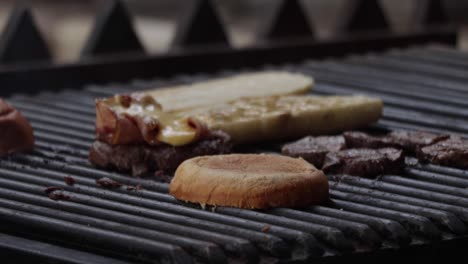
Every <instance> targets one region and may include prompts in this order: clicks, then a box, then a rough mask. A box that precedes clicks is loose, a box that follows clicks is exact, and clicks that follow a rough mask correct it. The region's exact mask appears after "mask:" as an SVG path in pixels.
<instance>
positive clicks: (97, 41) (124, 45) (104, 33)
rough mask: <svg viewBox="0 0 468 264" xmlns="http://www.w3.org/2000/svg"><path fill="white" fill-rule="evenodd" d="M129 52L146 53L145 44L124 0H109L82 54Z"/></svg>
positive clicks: (84, 55)
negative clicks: (140, 38) (138, 34)
mask: <svg viewBox="0 0 468 264" xmlns="http://www.w3.org/2000/svg"><path fill="white" fill-rule="evenodd" d="M128 52H141V53H144V48H143V45H142V44H141V42H140V40H139V39H138V36H137V34H136V32H135V30H134V28H133V24H132V18H131V16H130V14H129V12H128V10H127V8H126V7H125V5H124V4H123V2H122V1H120V0H110V1H107V3H106V4H105V6H104V8H103V9H102V11H101V12H99V13H98V15H97V17H96V21H95V23H94V27H93V29H92V31H91V33H90V35H89V37H88V40H87V41H86V44H85V46H84V47H83V50H82V51H81V56H82V57H89V56H92V55H105V54H116V53H128Z"/></svg>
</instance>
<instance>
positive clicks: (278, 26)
mask: <svg viewBox="0 0 468 264" xmlns="http://www.w3.org/2000/svg"><path fill="white" fill-rule="evenodd" d="M313 35H314V32H313V30H312V29H311V27H310V25H309V22H308V20H307V16H306V13H305V12H304V9H303V8H302V6H301V4H300V3H299V1H298V0H283V3H282V4H281V6H280V9H279V11H278V13H277V15H276V17H275V18H274V20H273V22H272V23H271V27H270V29H269V30H268V32H267V33H266V36H265V37H266V38H267V39H282V38H290V37H311V38H312V37H313Z"/></svg>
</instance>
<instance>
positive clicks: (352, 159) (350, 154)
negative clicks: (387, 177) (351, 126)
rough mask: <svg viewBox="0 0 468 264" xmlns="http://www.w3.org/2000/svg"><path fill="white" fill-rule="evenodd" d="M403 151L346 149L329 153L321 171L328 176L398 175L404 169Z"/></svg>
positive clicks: (392, 149) (391, 149) (393, 149)
mask: <svg viewBox="0 0 468 264" xmlns="http://www.w3.org/2000/svg"><path fill="white" fill-rule="evenodd" d="M404 163H405V157H404V155H403V151H402V150H399V149H395V148H382V149H346V150H341V151H338V152H334V153H333V152H330V153H328V154H327V156H326V158H325V163H324V165H323V167H322V170H323V171H324V172H325V173H330V174H349V175H356V176H361V177H368V178H371V177H375V176H377V175H381V174H388V173H398V172H400V171H401V169H402V168H403V167H404Z"/></svg>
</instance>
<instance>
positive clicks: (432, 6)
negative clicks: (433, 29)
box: [424, 0, 449, 25]
mask: <svg viewBox="0 0 468 264" xmlns="http://www.w3.org/2000/svg"><path fill="white" fill-rule="evenodd" d="M448 21H449V18H448V15H447V12H446V10H445V8H444V5H443V4H442V1H440V0H428V3H427V6H426V14H425V17H424V24H425V25H428V24H443V23H447V22H448Z"/></svg>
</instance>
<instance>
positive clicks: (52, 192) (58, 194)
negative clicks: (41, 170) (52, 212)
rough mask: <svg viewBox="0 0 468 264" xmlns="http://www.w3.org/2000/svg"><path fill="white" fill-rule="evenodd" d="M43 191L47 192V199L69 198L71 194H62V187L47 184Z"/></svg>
mask: <svg viewBox="0 0 468 264" xmlns="http://www.w3.org/2000/svg"><path fill="white" fill-rule="evenodd" d="M44 192H45V193H46V194H47V196H48V197H49V199H52V200H54V201H58V200H70V199H71V196H69V195H66V194H64V193H63V188H61V187H58V186H48V187H46V188H45V189H44Z"/></svg>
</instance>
